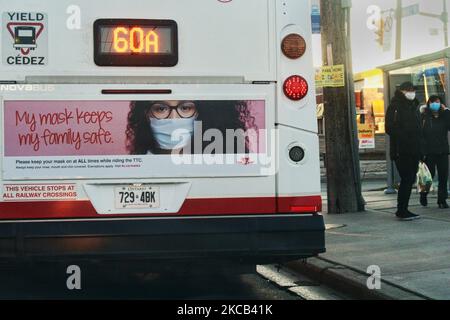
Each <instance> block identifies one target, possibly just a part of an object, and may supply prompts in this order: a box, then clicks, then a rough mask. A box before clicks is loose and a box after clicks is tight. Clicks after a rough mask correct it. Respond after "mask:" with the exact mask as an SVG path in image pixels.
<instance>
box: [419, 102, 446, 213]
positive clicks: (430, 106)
mask: <svg viewBox="0 0 450 320" xmlns="http://www.w3.org/2000/svg"><path fill="white" fill-rule="evenodd" d="M421 111H422V132H423V152H424V156H425V164H426V165H427V167H428V169H429V170H430V173H431V175H432V176H433V178H434V176H435V174H436V167H437V171H438V178H439V187H438V205H439V208H441V209H447V208H448V204H447V198H448V190H447V180H448V154H449V147H448V131H449V129H450V110H448V109H446V108H445V106H444V105H443V104H442V103H441V99H440V98H439V97H438V96H431V97H430V98H429V99H428V103H427V106H426V108H423V110H421ZM420 203H421V205H422V206H427V205H428V201H427V193H420Z"/></svg>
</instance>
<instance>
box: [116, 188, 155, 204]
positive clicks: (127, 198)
mask: <svg viewBox="0 0 450 320" xmlns="http://www.w3.org/2000/svg"><path fill="white" fill-rule="evenodd" d="M114 193H115V199H116V209H139V208H159V187H148V186H145V187H144V186H141V187H135V186H130V187H119V188H115V189H114Z"/></svg>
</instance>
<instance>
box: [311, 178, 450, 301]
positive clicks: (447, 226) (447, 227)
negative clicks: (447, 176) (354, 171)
mask: <svg viewBox="0 0 450 320" xmlns="http://www.w3.org/2000/svg"><path fill="white" fill-rule="evenodd" d="M384 185H385V184H384ZM372 187H376V188H372ZM380 187H381V188H380ZM382 187H383V181H378V182H377V181H370V184H367V183H365V185H364V187H363V189H364V190H373V189H382ZM323 196H324V210H323V211H324V212H327V207H326V204H327V199H326V192H325V193H324V194H323ZM364 198H365V200H366V202H367V206H366V209H367V211H366V212H363V213H350V214H344V215H328V214H324V217H325V222H326V224H327V232H326V246H327V253H325V254H323V255H321V256H320V257H319V258H314V259H308V260H307V263H306V264H304V266H303V267H304V268H306V269H308V270H309V271H312V270H315V271H316V273H320V276H322V277H324V276H325V275H326V274H328V276H329V277H331V279H334V280H335V282H336V283H337V284H338V285H344V284H345V283H346V284H347V285H349V286H356V287H358V288H359V290H362V289H364V290H365V292H366V293H368V294H369V293H373V294H375V295H378V297H379V298H390V299H428V298H429V299H450V209H448V210H440V209H438V208H437V204H436V202H437V199H436V195H430V197H429V206H428V207H427V208H423V207H421V206H420V205H419V199H418V198H419V197H418V194H417V193H416V192H415V191H413V194H412V198H411V201H410V210H411V211H412V212H414V213H418V214H420V215H422V219H421V220H418V221H412V222H401V221H397V220H396V219H395V216H394V213H395V211H396V195H385V194H384V193H383V191H381V190H380V191H365V192H364ZM371 265H377V266H379V267H380V269H381V278H382V288H381V290H379V291H378V292H369V291H370V290H368V289H367V285H366V281H367V278H368V275H367V274H366V271H367V268H368V267H369V266H371ZM376 291H377V290H376ZM369 296H370V295H369Z"/></svg>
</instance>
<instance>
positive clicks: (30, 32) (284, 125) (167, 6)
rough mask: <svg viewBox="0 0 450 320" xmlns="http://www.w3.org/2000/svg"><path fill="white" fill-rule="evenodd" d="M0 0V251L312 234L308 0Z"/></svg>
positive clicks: (117, 255)
mask: <svg viewBox="0 0 450 320" xmlns="http://www.w3.org/2000/svg"><path fill="white" fill-rule="evenodd" d="M0 8H1V9H2V12H1V17H2V20H1V33H0V35H1V42H0V43H1V47H0V54H1V59H2V63H1V65H0V108H1V113H0V123H1V127H0V128H1V130H0V141H1V142H2V146H3V147H2V148H1V157H0V166H1V168H2V171H1V174H0V188H1V190H2V193H1V195H2V196H1V198H0V260H1V261H18V260H20V259H22V258H26V259H32V260H54V259H62V260H64V259H70V260H81V259H87V260H89V259H100V260H101V259H108V260H111V259H112V260H122V261H124V260H127V261H128V260H149V261H163V262H164V263H166V262H167V263H168V261H170V260H190V261H207V260H209V261H219V260H221V261H241V262H248V263H252V264H254V263H266V262H281V261H286V260H293V259H298V258H305V257H311V256H315V255H318V254H320V253H322V252H324V251H325V244H324V242H325V241H324V221H323V217H322V216H321V215H320V212H321V209H322V202H321V192H320V163H319V140H318V135H317V123H316V104H315V90H314V74H313V67H312V52H311V25H310V5H309V2H308V1H298V0H245V1H243V0H229V1H225V0H195V1H179V0H134V1H128V2H126V3H124V2H123V1H118V0H108V1H106V0H104V1H103V0H102V1H89V0H59V1H53V0H42V1H27V0H17V1H6V0H0ZM21 34H22V37H21V36H20V35H21ZM23 35H25V37H23ZM180 150H181V151H180Z"/></svg>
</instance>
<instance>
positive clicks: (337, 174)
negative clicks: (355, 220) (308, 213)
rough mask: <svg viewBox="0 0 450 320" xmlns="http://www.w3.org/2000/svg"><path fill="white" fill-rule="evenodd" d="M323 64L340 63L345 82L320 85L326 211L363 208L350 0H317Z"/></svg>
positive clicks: (338, 211)
mask: <svg viewBox="0 0 450 320" xmlns="http://www.w3.org/2000/svg"><path fill="white" fill-rule="evenodd" d="M320 5H321V21H323V25H322V49H323V64H324V65H326V66H332V65H344V70H345V71H344V75H345V86H344V87H324V92H323V95H324V106H325V119H326V120H325V130H326V135H325V142H326V158H325V164H326V169H327V189H328V191H327V192H328V213H347V212H359V211H364V205H365V203H364V199H363V197H362V191H361V178H360V169H359V147H358V137H357V129H356V109H355V103H354V99H355V97H354V88H353V70H352V60H351V47H350V8H351V0H339V1H336V0H321V1H320Z"/></svg>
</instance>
